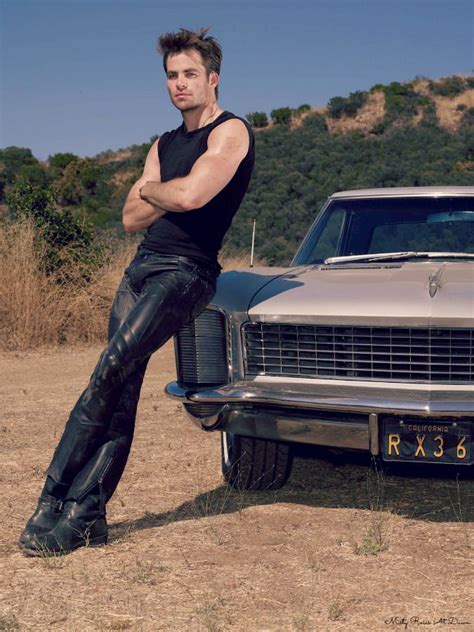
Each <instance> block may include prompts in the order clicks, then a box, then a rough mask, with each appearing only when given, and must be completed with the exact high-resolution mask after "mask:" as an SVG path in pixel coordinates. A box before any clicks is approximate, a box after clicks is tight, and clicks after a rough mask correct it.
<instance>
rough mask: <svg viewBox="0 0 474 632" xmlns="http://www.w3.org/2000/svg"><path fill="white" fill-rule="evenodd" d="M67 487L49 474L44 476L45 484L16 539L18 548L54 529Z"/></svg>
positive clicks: (60, 512)
mask: <svg viewBox="0 0 474 632" xmlns="http://www.w3.org/2000/svg"><path fill="white" fill-rule="evenodd" d="M68 487H69V485H62V484H61V483H57V482H56V481H55V480H54V479H52V478H51V477H50V476H47V477H46V482H45V485H44V487H43V490H42V492H41V495H40V497H39V499H38V505H37V506H36V509H35V511H34V513H33V515H32V516H31V518H30V519H29V520H28V522H27V523H26V526H25V528H24V529H23V531H22V533H21V535H20V539H19V540H18V546H19V547H20V548H23V547H25V546H28V544H30V543H31V542H32V541H33V540H34V539H35V538H36V537H37V536H41V535H43V534H45V533H47V532H48V531H51V529H54V527H55V526H56V525H57V523H58V522H59V519H60V518H61V515H62V512H63V499H64V497H65V495H66V492H67V489H68Z"/></svg>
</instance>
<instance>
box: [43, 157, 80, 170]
mask: <svg viewBox="0 0 474 632" xmlns="http://www.w3.org/2000/svg"><path fill="white" fill-rule="evenodd" d="M77 160H79V156H76V155H75V154H71V153H70V152H66V153H58V154H53V155H52V156H49V158H48V164H49V167H50V168H52V169H53V170H55V171H58V172H59V173H62V172H63V171H64V169H65V168H66V167H67V166H68V164H69V163H70V162H75V161H77Z"/></svg>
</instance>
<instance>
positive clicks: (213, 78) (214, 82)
mask: <svg viewBox="0 0 474 632" xmlns="http://www.w3.org/2000/svg"><path fill="white" fill-rule="evenodd" d="M209 83H210V84H211V86H212V87H213V88H217V86H218V84H219V75H218V74H217V72H215V71H214V70H213V71H211V73H210V74H209Z"/></svg>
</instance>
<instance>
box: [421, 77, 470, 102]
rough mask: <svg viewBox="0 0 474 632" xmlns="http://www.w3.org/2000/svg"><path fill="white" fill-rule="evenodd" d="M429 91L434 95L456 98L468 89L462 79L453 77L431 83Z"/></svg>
mask: <svg viewBox="0 0 474 632" xmlns="http://www.w3.org/2000/svg"><path fill="white" fill-rule="evenodd" d="M428 87H429V89H430V90H431V92H432V93H433V94H439V95H440V96H442V97H455V96H457V95H458V94H461V93H462V92H464V90H465V89H466V82H465V81H464V79H463V78H462V77H458V76H457V75H453V76H452V77H446V78H444V79H440V80H439V81H430V82H429V84H428Z"/></svg>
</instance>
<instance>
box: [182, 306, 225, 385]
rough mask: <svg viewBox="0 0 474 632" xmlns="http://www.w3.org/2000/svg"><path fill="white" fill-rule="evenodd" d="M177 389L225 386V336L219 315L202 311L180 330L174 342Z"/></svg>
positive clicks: (223, 320)
mask: <svg viewBox="0 0 474 632" xmlns="http://www.w3.org/2000/svg"><path fill="white" fill-rule="evenodd" d="M175 345H176V346H175V350H176V370H177V375H178V384H179V385H180V386H184V387H186V386H190V387H192V386H211V385H216V384H225V383H227V382H228V369H227V333H226V323H225V317H224V315H223V314H222V313H221V312H218V311H216V310H211V309H205V310H204V311H203V312H202V313H201V314H200V315H199V316H198V317H197V318H196V319H195V320H193V321H192V322H190V323H188V324H187V325H186V326H185V327H182V328H181V329H180V330H179V331H178V333H177V334H176V338H175Z"/></svg>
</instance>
